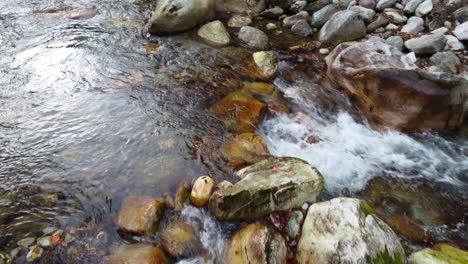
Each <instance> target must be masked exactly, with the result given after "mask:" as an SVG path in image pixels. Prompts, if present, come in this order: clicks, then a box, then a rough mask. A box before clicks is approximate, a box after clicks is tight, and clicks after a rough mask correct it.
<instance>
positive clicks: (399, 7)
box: [395, 3, 405, 10]
mask: <svg viewBox="0 0 468 264" xmlns="http://www.w3.org/2000/svg"><path fill="white" fill-rule="evenodd" d="M395 8H396V9H398V10H403V8H405V7H404V6H403V5H402V4H400V3H396V4H395Z"/></svg>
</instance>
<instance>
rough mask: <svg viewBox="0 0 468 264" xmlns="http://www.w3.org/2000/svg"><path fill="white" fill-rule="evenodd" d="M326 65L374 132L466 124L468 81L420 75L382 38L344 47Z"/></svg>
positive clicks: (334, 51)
mask: <svg viewBox="0 0 468 264" xmlns="http://www.w3.org/2000/svg"><path fill="white" fill-rule="evenodd" d="M326 62H327V66H328V71H327V74H328V76H329V77H330V78H332V79H334V80H335V81H336V82H337V83H338V84H339V85H340V86H341V87H342V88H343V89H344V90H345V91H346V92H347V93H348V95H349V96H350V97H351V99H352V100H353V101H354V102H355V103H356V105H357V107H358V108H359V109H360V110H361V111H362V112H363V114H364V115H365V116H367V119H368V120H369V123H370V124H371V125H373V126H374V127H390V128H393V129H397V130H400V131H422V130H428V129H453V128H456V127H458V126H460V125H461V124H462V122H463V118H464V113H465V109H466V108H467V106H466V104H467V100H466V99H467V97H468V85H467V81H466V80H465V79H463V78H460V77H456V76H453V75H450V74H443V73H439V74H433V73H428V72H425V71H423V70H420V69H419V68H418V67H417V66H416V65H415V64H414V63H413V62H412V61H411V60H410V59H409V57H407V56H405V55H404V54H403V53H401V52H400V51H399V50H398V49H396V48H395V47H392V46H389V45H387V44H386V43H384V42H383V40H382V39H380V38H372V39H370V40H368V41H366V42H363V43H356V44H353V45H351V46H349V45H345V44H342V45H340V46H338V47H337V48H335V49H334V50H333V52H332V53H331V54H330V55H329V56H328V57H327V58H326Z"/></svg>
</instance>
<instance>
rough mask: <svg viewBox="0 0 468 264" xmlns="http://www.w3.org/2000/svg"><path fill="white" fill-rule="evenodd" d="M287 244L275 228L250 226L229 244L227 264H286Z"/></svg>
mask: <svg viewBox="0 0 468 264" xmlns="http://www.w3.org/2000/svg"><path fill="white" fill-rule="evenodd" d="M287 253H288V251H287V248H286V242H285V241H284V239H283V237H282V236H281V235H280V234H279V233H278V232H276V231H275V230H274V229H273V228H271V227H269V226H267V225H265V224H263V223H254V224H250V225H248V226H246V227H244V228H242V229H241V230H239V231H238V232H237V233H236V234H235V235H234V237H233V238H232V239H231V241H230V243H229V247H228V249H227V252H226V258H227V264H238V263H256V264H284V263H286V261H287Z"/></svg>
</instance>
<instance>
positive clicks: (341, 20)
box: [319, 10, 366, 45]
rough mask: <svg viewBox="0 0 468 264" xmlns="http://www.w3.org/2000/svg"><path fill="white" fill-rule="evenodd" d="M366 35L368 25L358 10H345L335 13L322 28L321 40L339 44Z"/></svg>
mask: <svg viewBox="0 0 468 264" xmlns="http://www.w3.org/2000/svg"><path fill="white" fill-rule="evenodd" d="M365 36H366V26H365V24H364V22H363V21H362V18H361V17H360V16H359V14H357V13H356V12H353V11H350V10H344V11H340V12H337V13H335V14H333V15H332V16H331V18H330V20H328V21H327V23H325V25H324V26H323V27H322V28H321V29H320V32H319V41H320V42H322V43H324V44H330V45H337V44H339V43H341V42H346V41H351V40H355V39H359V38H362V37H365Z"/></svg>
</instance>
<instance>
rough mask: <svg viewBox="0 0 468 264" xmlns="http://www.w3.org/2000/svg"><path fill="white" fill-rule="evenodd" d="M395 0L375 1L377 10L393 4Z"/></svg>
mask: <svg viewBox="0 0 468 264" xmlns="http://www.w3.org/2000/svg"><path fill="white" fill-rule="evenodd" d="M396 2H397V0H380V1H378V2H377V5H376V8H377V10H384V9H385V8H388V7H391V6H393V5H394V4H395V3H396Z"/></svg>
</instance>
